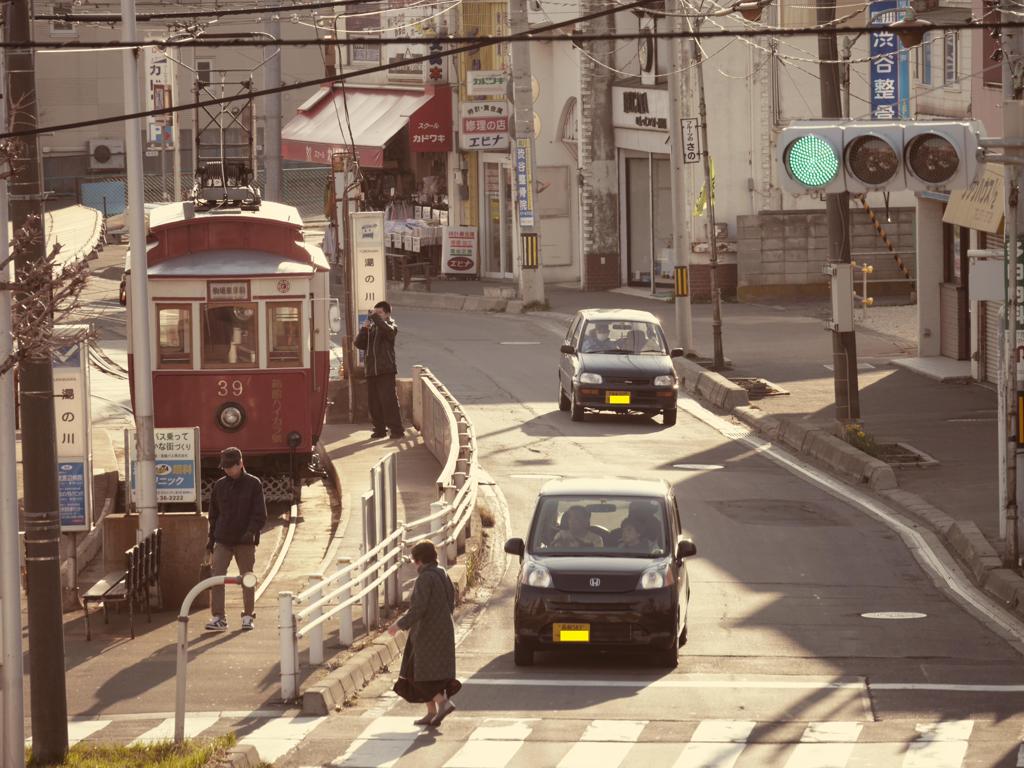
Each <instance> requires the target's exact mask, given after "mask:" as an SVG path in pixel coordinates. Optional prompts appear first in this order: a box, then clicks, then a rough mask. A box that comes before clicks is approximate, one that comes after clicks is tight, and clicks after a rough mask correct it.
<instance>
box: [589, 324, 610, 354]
mask: <svg viewBox="0 0 1024 768" xmlns="http://www.w3.org/2000/svg"><path fill="white" fill-rule="evenodd" d="M609 349H615V343H614V342H613V341H612V340H611V336H610V333H609V330H608V323H595V324H594V329H593V330H592V331H587V335H586V336H584V337H583V350H582V351H583V352H605V351H606V350H609Z"/></svg>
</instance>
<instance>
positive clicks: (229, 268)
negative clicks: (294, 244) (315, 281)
mask: <svg viewBox="0 0 1024 768" xmlns="http://www.w3.org/2000/svg"><path fill="white" fill-rule="evenodd" d="M300 247H302V248H304V249H305V250H306V251H308V252H309V255H310V261H311V262H312V263H311V264H308V263H305V262H301V261H296V260H295V259H291V258H288V257H287V256H281V255H280V254H277V253H268V252H266V251H250V250H244V249H223V250H215V251H198V252H196V253H189V254H186V255H184V256H179V257H177V258H174V259H167V260H166V261H162V262H160V263H159V264H153V265H151V266H150V267H149V276H150V277H156V278H178V279H181V278H189V279H191V278H218V277H272V276H274V275H292V276H299V275H312V274H313V273H314V272H326V271H329V270H330V268H331V265H330V264H329V263H328V261H327V257H326V256H324V252H323V251H322V250H320V249H319V248H317V247H316V246H315V245H301V246H300ZM128 268H129V262H128V260H126V263H125V269H126V270H127V269H128Z"/></svg>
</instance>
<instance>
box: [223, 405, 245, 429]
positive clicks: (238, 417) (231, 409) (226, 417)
mask: <svg viewBox="0 0 1024 768" xmlns="http://www.w3.org/2000/svg"><path fill="white" fill-rule="evenodd" d="M217 421H219V422H220V425H221V426H222V427H224V429H226V430H228V431H229V432H234V431H235V430H236V429H238V428H239V427H241V426H242V422H244V421H245V411H243V410H242V406H240V405H238V404H237V403H225V404H224V405H222V406H221V409H220V410H219V411H218V412H217Z"/></svg>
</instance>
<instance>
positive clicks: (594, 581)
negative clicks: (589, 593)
mask: <svg viewBox="0 0 1024 768" xmlns="http://www.w3.org/2000/svg"><path fill="white" fill-rule="evenodd" d="M590 586H592V587H600V586H601V580H600V579H599V578H597V577H596V576H595V577H594V578H592V579H591V580H590Z"/></svg>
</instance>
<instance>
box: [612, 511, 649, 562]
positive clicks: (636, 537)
mask: <svg viewBox="0 0 1024 768" xmlns="http://www.w3.org/2000/svg"><path fill="white" fill-rule="evenodd" d="M619 534H620V541H619V549H623V550H626V551H629V552H636V553H638V554H640V553H642V554H645V555H647V554H650V553H651V551H652V550H653V549H654V543H653V542H652V541H651V540H650V539H648V538H647V537H646V536H644V535H643V532H642V531H641V530H640V524H639V523H638V522H637V521H636V520H633V519H630V518H628V517H627V518H626V519H625V520H623V521H622V525H620V526H619Z"/></svg>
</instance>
